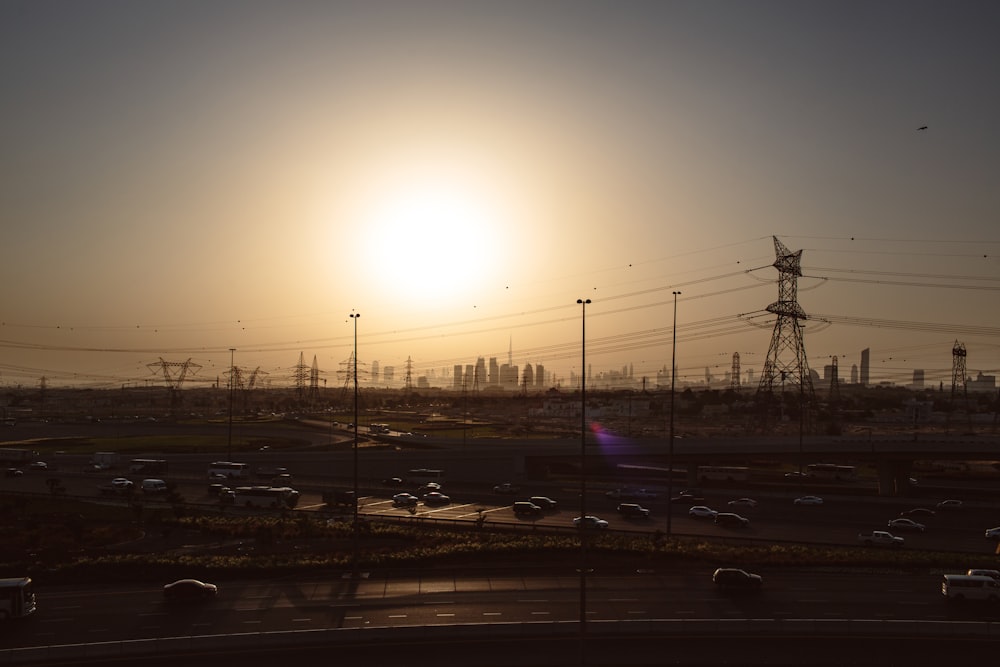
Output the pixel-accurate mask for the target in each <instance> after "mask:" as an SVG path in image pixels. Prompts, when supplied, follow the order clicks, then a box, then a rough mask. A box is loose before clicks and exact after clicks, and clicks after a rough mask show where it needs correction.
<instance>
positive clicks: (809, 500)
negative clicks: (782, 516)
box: [794, 496, 823, 505]
mask: <svg viewBox="0 0 1000 667" xmlns="http://www.w3.org/2000/svg"><path fill="white" fill-rule="evenodd" d="M794 502H795V504H796V505H822V504H823V499H822V498H820V497H819V496H802V497H801V498H796V499H795V501H794Z"/></svg>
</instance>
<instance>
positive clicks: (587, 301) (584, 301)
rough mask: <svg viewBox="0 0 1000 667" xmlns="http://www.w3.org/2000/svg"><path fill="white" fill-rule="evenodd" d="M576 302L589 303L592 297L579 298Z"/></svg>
mask: <svg viewBox="0 0 1000 667" xmlns="http://www.w3.org/2000/svg"><path fill="white" fill-rule="evenodd" d="M576 302H577V303H583V304H587V303H590V299H577V300H576Z"/></svg>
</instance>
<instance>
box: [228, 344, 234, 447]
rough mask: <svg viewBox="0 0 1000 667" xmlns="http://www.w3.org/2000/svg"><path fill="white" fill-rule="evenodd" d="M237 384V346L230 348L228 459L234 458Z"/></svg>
mask: <svg viewBox="0 0 1000 667" xmlns="http://www.w3.org/2000/svg"><path fill="white" fill-rule="evenodd" d="M235 385H236V348H235V347H231V348H229V441H228V446H227V449H226V459H227V460H229V461H232V460H233V387H234V386H235Z"/></svg>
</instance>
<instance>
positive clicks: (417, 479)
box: [406, 468, 444, 484]
mask: <svg viewBox="0 0 1000 667" xmlns="http://www.w3.org/2000/svg"><path fill="white" fill-rule="evenodd" d="M406 481H407V482H408V483H410V484H429V483H430V482H435V483H436V484H444V470H434V469H431V468H414V469H413V470H410V471H408V472H407V473H406Z"/></svg>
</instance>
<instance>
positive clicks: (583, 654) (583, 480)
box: [576, 299, 590, 665]
mask: <svg viewBox="0 0 1000 667" xmlns="http://www.w3.org/2000/svg"><path fill="white" fill-rule="evenodd" d="M576 302H577V303H578V304H580V306H581V315H580V322H581V335H580V372H581V375H580V525H579V532H580V664H581V665H583V664H585V663H586V658H587V651H586V643H587V530H588V528H587V523H586V521H587V304H588V303H590V299H577V300H576Z"/></svg>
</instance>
